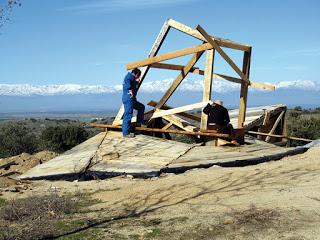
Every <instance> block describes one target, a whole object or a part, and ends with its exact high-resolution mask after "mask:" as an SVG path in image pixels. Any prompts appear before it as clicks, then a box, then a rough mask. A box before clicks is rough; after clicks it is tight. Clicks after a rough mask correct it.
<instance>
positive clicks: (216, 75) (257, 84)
mask: <svg viewBox="0 0 320 240" xmlns="http://www.w3.org/2000/svg"><path fill="white" fill-rule="evenodd" d="M150 67H151V68H159V69H167V70H178V71H181V70H182V69H183V67H184V66H182V65H177V64H167V63H153V64H151V65H150ZM190 73H194V74H199V75H204V71H203V70H200V69H199V68H198V67H193V68H191V69H190ZM212 76H213V77H214V78H217V79H219V80H226V81H230V82H234V83H240V84H241V83H242V80H241V78H235V77H230V76H227V75H223V74H219V73H212ZM249 81H250V87H255V88H261V89H264V90H271V91H274V90H275V86H273V85H269V84H265V83H260V82H255V81H252V80H249Z"/></svg>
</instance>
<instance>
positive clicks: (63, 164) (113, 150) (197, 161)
mask: <svg viewBox="0 0 320 240" xmlns="http://www.w3.org/2000/svg"><path fill="white" fill-rule="evenodd" d="M307 149H308V147H298V148H281V147H277V146H275V145H272V144H268V143H263V142H260V141H258V142H257V143H253V144H250V145H244V146H241V147H212V146H199V145H196V144H185V143H180V142H175V141H170V140H165V139H160V138H155V137H150V136H146V135H137V136H136V137H135V138H132V139H126V138H122V136H121V133H120V132H114V131H109V132H108V133H105V132H104V133H100V134H98V135H96V136H95V137H93V138H91V139H89V140H87V141H86V142H84V143H82V144H80V145H78V146H76V147H75V148H73V149H71V150H70V151H68V152H66V153H64V154H62V155H60V156H58V157H56V158H54V159H52V160H50V161H48V162H46V163H44V164H41V165H38V166H36V167H34V168H32V169H31V170H29V171H28V172H26V173H25V174H23V175H21V176H19V177H18V178H19V179H66V180H73V179H79V178H81V177H85V176H92V177H98V178H108V177H113V176H118V175H124V174H129V175H133V176H136V177H153V176H158V175H160V174H161V172H173V173H181V172H184V171H186V170H188V169H191V168H199V167H201V168H203V167H210V166H213V165H219V166H243V165H247V164H256V163H260V162H265V161H270V160H276V159H280V158H282V157H284V156H287V155H293V154H298V153H302V152H304V151H306V150H307Z"/></svg>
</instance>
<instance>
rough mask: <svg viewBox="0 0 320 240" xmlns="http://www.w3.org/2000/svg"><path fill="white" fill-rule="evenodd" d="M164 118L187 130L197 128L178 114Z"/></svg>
mask: <svg viewBox="0 0 320 240" xmlns="http://www.w3.org/2000/svg"><path fill="white" fill-rule="evenodd" d="M162 118H163V119H164V120H166V121H168V122H170V123H172V124H173V125H175V126H176V127H178V128H181V129H183V130H185V131H189V132H194V131H195V130H196V129H197V127H195V126H193V125H192V124H191V123H189V122H188V121H186V120H183V119H182V118H179V117H178V116H176V115H170V116H163V117H162Z"/></svg>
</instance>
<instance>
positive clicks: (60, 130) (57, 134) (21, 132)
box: [0, 122, 89, 158]
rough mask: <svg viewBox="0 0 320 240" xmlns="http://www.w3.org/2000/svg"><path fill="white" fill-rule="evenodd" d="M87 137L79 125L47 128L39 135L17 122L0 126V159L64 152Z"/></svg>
mask: <svg viewBox="0 0 320 240" xmlns="http://www.w3.org/2000/svg"><path fill="white" fill-rule="evenodd" d="M88 137H89V132H88V131H87V130H86V129H85V128H84V127H83V126H81V125H79V124H68V125H58V126H49V127H46V128H44V129H43V130H42V131H41V133H40V135H36V134H35V133H34V131H32V129H31V128H30V127H27V126H24V125H23V124H21V123H19V122H12V123H6V124H2V125H1V126H0V157H1V158H4V157H10V156H14V155H18V154H21V153H23V152H26V153H34V152H38V151H43V150H50V151H54V152H59V153H61V152H64V151H66V150H69V149H71V148H72V147H74V146H76V145H78V144H80V143H81V142H83V141H85V140H86V139H88Z"/></svg>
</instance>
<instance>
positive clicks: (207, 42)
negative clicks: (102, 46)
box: [112, 19, 275, 132]
mask: <svg viewBox="0 0 320 240" xmlns="http://www.w3.org/2000/svg"><path fill="white" fill-rule="evenodd" d="M171 28H172V29H176V30H178V31H180V32H182V33H184V34H186V35H188V36H191V37H194V38H196V39H199V40H200V41H202V43H201V44H200V45H197V46H192V47H189V48H184V49H180V50H177V51H173V52H169V53H164V54H161V55H158V51H159V49H160V47H161V45H162V43H163V42H164V40H165V38H166V36H167V34H168V32H169V30H170V29H171ZM223 48H228V49H232V50H240V51H242V52H243V65H242V67H238V66H237V65H236V64H235V63H234V61H233V60H232V59H231V58H230V57H229V56H228V54H227V53H226V52H225V51H224V50H223ZM251 51H252V47H251V46H249V45H246V44H241V43H237V42H234V41H231V40H227V39H223V38H219V37H216V36H211V35H209V34H208V33H207V32H206V31H205V30H204V29H203V28H202V27H201V26H200V25H198V26H197V27H196V28H195V29H193V28H191V27H189V26H186V25H184V24H182V23H179V22H177V21H175V20H173V19H168V20H167V21H166V22H165V23H164V25H163V27H162V29H161V31H160V33H159V35H158V37H157V38H156V40H155V42H154V44H153V46H152V48H151V50H150V53H149V55H148V58H146V59H143V60H140V61H136V62H133V63H129V64H127V70H131V69H134V68H141V72H142V74H141V82H140V85H139V86H138V88H139V87H140V86H141V84H143V80H144V79H145V78H146V75H147V73H148V71H149V70H150V68H160V69H167V70H175V71H180V72H179V74H178V76H177V77H176V78H175V80H174V81H173V83H172V85H171V86H170V87H169V89H168V90H167V91H166V92H165V94H164V95H163V96H162V98H161V99H160V100H159V101H158V102H155V101H151V102H150V103H149V105H151V106H153V107H154V109H153V110H151V111H149V112H148V113H146V115H145V118H146V119H149V123H150V122H151V119H155V118H157V119H158V118H162V119H163V120H165V121H166V122H167V124H165V125H164V126H163V127H162V129H164V130H167V129H168V128H170V127H171V126H175V127H177V128H179V129H182V130H184V131H189V132H190V131H195V127H194V126H193V125H192V124H191V123H190V122H189V121H188V120H187V119H191V120H193V121H199V120H200V130H202V131H205V130H206V128H207V116H206V115H205V114H202V115H201V118H199V117H198V116H194V115H192V114H190V113H187V111H190V110H194V109H197V108H203V107H204V106H205V105H206V104H207V103H208V102H210V101H211V94H212V81H213V78H216V79H219V80H226V81H231V82H234V83H238V84H241V90H240V95H239V98H240V102H239V116H238V124H237V126H234V127H237V128H243V126H244V122H245V116H246V108H247V96H248V89H249V87H255V88H261V89H266V90H275V87H274V86H271V85H268V84H264V83H259V82H255V81H253V80H250V79H249V73H250V61H251ZM190 54H192V57H191V58H190V60H189V61H188V63H187V64H186V65H185V66H182V65H175V64H168V63H163V62H164V61H166V60H171V59H174V58H177V57H181V56H186V55H190ZM215 54H219V55H220V56H221V57H222V58H223V59H224V60H225V61H226V62H227V63H228V64H229V65H230V66H231V68H232V69H233V70H234V71H235V72H236V73H237V74H238V76H239V77H238V78H235V77H231V76H226V75H223V74H219V73H215V72H214V60H215ZM202 55H205V56H206V64H205V69H204V70H201V69H199V68H198V67H196V66H195V65H196V63H197V61H198V60H199V59H200V58H201V56H202ZM241 69H242V70H241ZM189 73H193V74H199V75H203V76H204V89H203V97H202V102H200V103H197V104H191V105H187V106H182V107H177V108H172V107H169V106H167V105H166V103H167V101H168V99H169V98H170V97H171V95H172V94H173V93H174V91H175V90H176V89H177V88H178V87H179V85H180V84H181V83H182V81H183V80H184V79H185V77H186V76H187V75H188V74H189ZM123 113H124V108H123V106H121V108H120V110H119V112H118V114H117V116H116V118H115V120H114V122H113V124H112V125H113V126H119V125H121V123H122V121H121V119H122V116H123ZM181 117H183V118H181ZM133 121H134V119H133Z"/></svg>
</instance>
